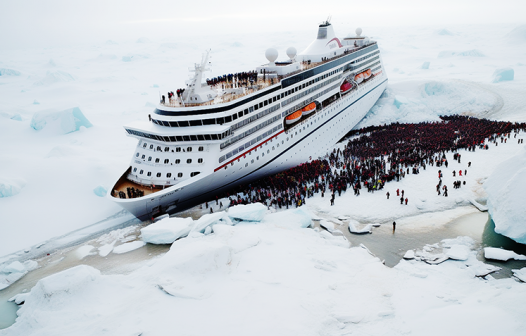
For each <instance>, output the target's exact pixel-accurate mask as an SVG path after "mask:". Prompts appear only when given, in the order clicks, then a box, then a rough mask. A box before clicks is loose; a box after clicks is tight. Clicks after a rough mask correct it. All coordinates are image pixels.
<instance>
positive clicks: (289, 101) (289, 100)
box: [282, 68, 342, 106]
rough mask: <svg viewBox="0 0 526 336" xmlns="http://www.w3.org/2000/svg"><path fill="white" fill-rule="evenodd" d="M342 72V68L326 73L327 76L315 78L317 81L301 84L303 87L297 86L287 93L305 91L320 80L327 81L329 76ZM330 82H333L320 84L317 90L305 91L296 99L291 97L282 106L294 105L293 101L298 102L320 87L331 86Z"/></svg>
mask: <svg viewBox="0 0 526 336" xmlns="http://www.w3.org/2000/svg"><path fill="white" fill-rule="evenodd" d="M341 70H342V69H341V68H340V69H335V70H333V71H331V72H329V73H326V74H325V75H323V76H319V77H317V78H315V79H313V80H311V81H308V82H307V83H303V84H301V85H298V86H296V87H295V88H292V89H290V90H288V91H287V92H291V93H293V92H297V91H298V90H300V89H304V88H305V87H309V86H310V85H312V84H314V83H317V82H319V81H320V80H322V79H325V78H327V77H329V76H332V75H334V74H335V73H337V72H340V71H341ZM333 80H334V78H333ZM330 82H331V81H327V82H323V83H321V84H318V85H317V86H316V87H315V88H313V89H311V90H308V91H303V92H302V93H301V94H299V95H296V96H294V97H291V98H289V99H286V100H285V101H284V102H283V103H282V105H283V106H285V105H288V104H290V103H292V102H293V101H295V100H297V99H299V98H301V97H303V96H305V95H307V94H309V93H311V92H312V91H315V90H317V89H318V88H320V87H322V86H324V85H327V84H329V83H330Z"/></svg>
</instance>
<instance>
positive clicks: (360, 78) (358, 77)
mask: <svg viewBox="0 0 526 336" xmlns="http://www.w3.org/2000/svg"><path fill="white" fill-rule="evenodd" d="M354 81H355V82H356V83H358V84H360V83H361V82H363V73H359V74H357V75H356V76H354Z"/></svg>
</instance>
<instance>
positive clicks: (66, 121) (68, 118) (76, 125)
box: [31, 107, 93, 134]
mask: <svg viewBox="0 0 526 336" xmlns="http://www.w3.org/2000/svg"><path fill="white" fill-rule="evenodd" d="M82 126H83V127H91V126H93V125H92V124H91V122H90V121H89V120H88V119H87V118H86V117H85V116H84V114H83V113H82V111H81V110H80V108H78V107H73V108H70V109H67V110H63V111H58V112H57V111H41V112H37V113H35V114H34V115H33V118H32V119H31V127H32V128H33V129H35V130H37V131H40V130H42V129H44V128H51V129H53V131H55V132H57V133H62V134H67V133H71V132H75V131H78V130H79V129H80V128H81V127H82Z"/></svg>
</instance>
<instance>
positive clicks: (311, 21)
mask: <svg viewBox="0 0 526 336" xmlns="http://www.w3.org/2000/svg"><path fill="white" fill-rule="evenodd" d="M525 12H526V0H498V1H496V0H492V1H488V0H432V1H429V0H368V1H367V0H362V1H353V0H316V1H312V0H304V1H283V0H264V1H259V2H254V1H247V0H244V1H237V0H236V1H228V0H227V1H207V0H201V1H180V0H147V1H140V0H126V1H125V0H0V48H11V47H15V46H28V45H29V46H31V45H33V46H45V45H48V44H49V45H56V44H57V43H58V44H69V43H75V42H79V41H83V42H88V43H92V42H97V41H98V42H100V41H105V40H108V39H115V40H119V39H137V38H138V37H141V36H146V37H149V38H150V39H156V38H159V39H161V38H165V37H169V36H172V37H173V36H175V35H177V34H198V35H202V34H211V35H217V34H225V33H229V34H231V33H234V34H236V33H239V34H243V33H247V32H263V31H266V30H268V31H279V30H282V31H290V30H304V29H307V28H309V27H312V25H315V24H317V23H319V22H321V21H323V20H324V19H325V18H326V17H327V16H329V15H332V22H333V23H335V26H336V25H337V26H338V28H339V31H343V29H340V27H344V29H345V31H347V30H349V31H354V28H352V29H351V27H358V26H362V27H373V26H395V25H396V26H400V25H439V26H443V27H445V28H446V27H447V26H448V25H454V24H462V23H468V24H485V23H487V24H491V23H513V24H517V25H519V24H526V18H525V16H524V13H525ZM350 29H351V30H350Z"/></svg>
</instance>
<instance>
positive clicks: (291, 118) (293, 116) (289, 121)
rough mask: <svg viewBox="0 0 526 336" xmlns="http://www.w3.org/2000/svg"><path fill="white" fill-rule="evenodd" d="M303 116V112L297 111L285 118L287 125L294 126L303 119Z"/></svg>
mask: <svg viewBox="0 0 526 336" xmlns="http://www.w3.org/2000/svg"><path fill="white" fill-rule="evenodd" d="M301 116H302V112H301V110H298V111H296V112H294V113H292V114H289V115H288V116H287V117H286V118H285V123H286V124H287V125H290V124H294V123H295V122H296V121H298V120H300V119H301Z"/></svg>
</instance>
